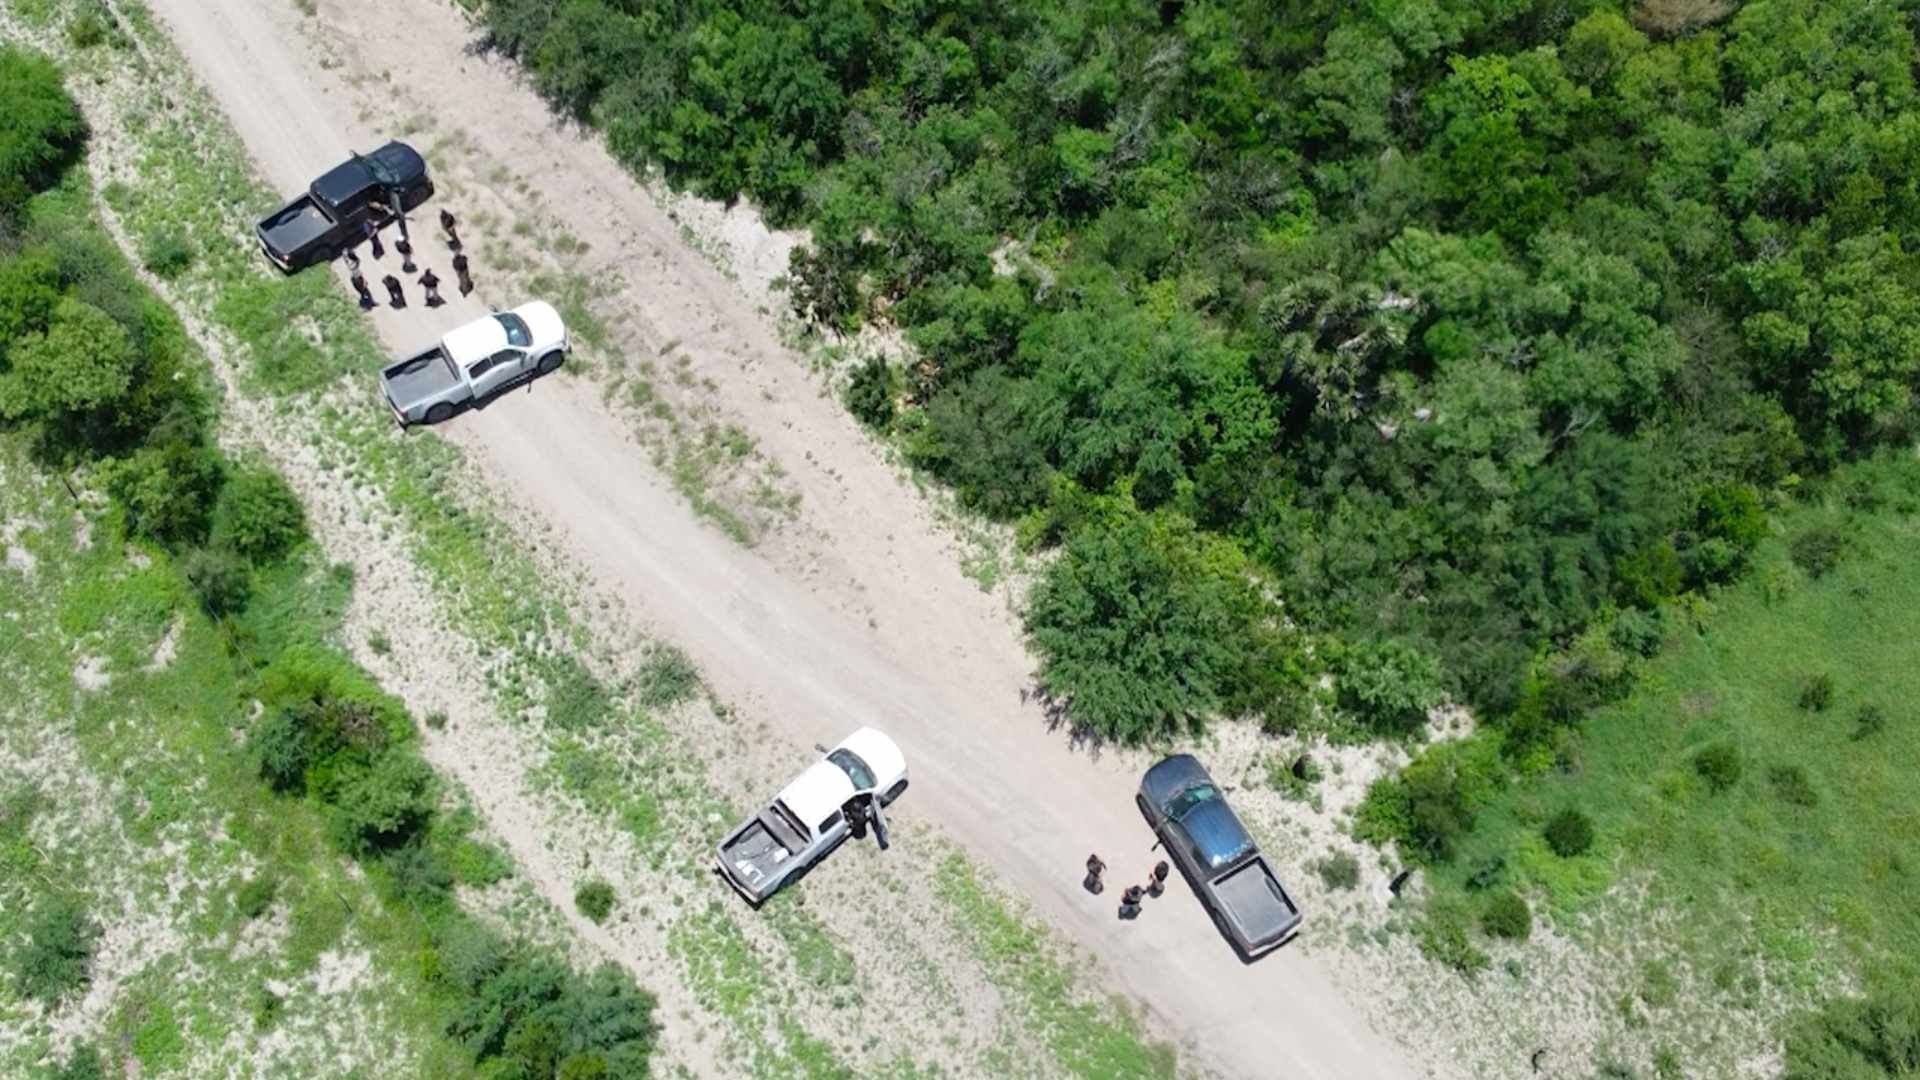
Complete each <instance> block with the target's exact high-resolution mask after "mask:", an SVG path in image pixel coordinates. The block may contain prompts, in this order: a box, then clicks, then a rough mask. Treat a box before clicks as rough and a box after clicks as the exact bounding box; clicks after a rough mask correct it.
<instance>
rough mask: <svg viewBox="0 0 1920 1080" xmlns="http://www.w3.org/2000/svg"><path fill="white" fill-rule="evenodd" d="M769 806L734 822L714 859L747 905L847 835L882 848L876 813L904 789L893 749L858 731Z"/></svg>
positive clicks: (868, 731)
mask: <svg viewBox="0 0 1920 1080" xmlns="http://www.w3.org/2000/svg"><path fill="white" fill-rule="evenodd" d="M816 749H818V750H820V752H821V753H822V754H823V755H825V756H824V757H822V759H821V760H819V761H816V762H814V763H813V764H812V765H810V766H808V767H807V769H806V771H805V772H802V773H801V774H800V775H799V776H796V777H794V779H793V782H792V783H790V784H788V785H787V786H786V787H784V788H781V789H780V794H778V795H776V796H774V797H773V801H772V802H769V803H768V804H767V805H766V806H764V807H761V808H760V810H759V811H758V812H756V813H755V814H754V815H753V816H752V817H750V818H748V819H747V820H745V821H743V822H741V823H740V825H739V826H738V827H737V828H735V829H734V830H733V831H732V832H730V833H728V834H727V838H726V839H725V840H722V841H720V848H719V850H718V851H717V852H716V853H715V855H714V868H715V869H716V870H718V871H719V872H720V876H722V877H724V878H726V879H727V884H729V885H731V886H733V890H734V891H735V892H737V893H739V894H740V895H741V897H742V898H743V899H745V900H746V901H747V903H749V904H751V905H753V906H754V907H756V908H757V907H759V906H760V905H761V904H763V903H765V902H766V900H767V898H768V897H769V896H772V895H773V894H774V893H776V892H778V891H779V890H780V888H781V886H783V885H785V884H787V883H788V882H790V881H793V880H794V879H795V878H798V877H799V876H800V875H802V874H804V873H806V871H807V870H808V869H809V868H810V867H812V866H813V865H814V864H815V863H817V862H819V861H820V860H821V859H824V858H826V857H827V855H828V853H830V852H832V851H833V849H834V848H837V847H839V846H840V844H841V843H842V842H843V841H845V840H846V838H847V837H848V836H864V835H866V830H867V826H868V825H869V824H871V825H872V827H873V831H874V838H875V839H876V840H878V841H879V842H880V846H881V847H885V846H886V845H887V820H886V816H885V815H884V813H883V812H882V810H883V808H884V807H886V806H889V805H891V804H892V803H893V801H894V800H895V799H897V798H899V797H900V795H901V793H902V792H904V791H906V790H907V761H906V758H904V757H902V756H901V754H900V747H898V746H897V745H895V744H894V741H893V740H892V739H890V738H888V737H887V736H885V735H883V734H881V733H880V732H878V731H875V730H874V729H873V728H861V729H860V730H859V731H856V732H854V733H853V734H851V735H849V736H847V737H846V739H844V740H843V741H842V742H841V743H840V745H839V746H836V747H834V748H833V749H832V750H828V749H827V748H826V747H817V748H816Z"/></svg>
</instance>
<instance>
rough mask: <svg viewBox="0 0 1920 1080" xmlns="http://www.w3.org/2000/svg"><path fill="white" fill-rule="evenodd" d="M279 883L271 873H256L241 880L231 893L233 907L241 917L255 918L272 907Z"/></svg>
mask: <svg viewBox="0 0 1920 1080" xmlns="http://www.w3.org/2000/svg"><path fill="white" fill-rule="evenodd" d="M279 891H280V883H279V882H278V881H276V880H275V879H274V878H273V877H272V876H271V875H268V874H256V875H254V876H253V877H250V878H248V879H247V880H246V881H245V882H243V883H242V884H241V886H240V888H239V889H237V890H235V892H234V894H233V909H234V910H235V911H237V912H239V913H240V917H241V918H243V919H257V918H259V917H260V916H262V915H265V914H266V913H267V912H268V910H269V909H271V908H272V907H273V899H274V896H275V894H277V893H278V892H279Z"/></svg>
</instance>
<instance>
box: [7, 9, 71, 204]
mask: <svg viewBox="0 0 1920 1080" xmlns="http://www.w3.org/2000/svg"><path fill="white" fill-rule="evenodd" d="M0 101H4V102H6V103H7V106H6V111H5V113H4V114H0V215H6V214H10V213H13V212H15V211H17V210H18V209H19V208H20V207H21V205H22V204H24V203H25V202H26V200H27V196H29V195H31V194H33V193H34V192H36V191H40V190H43V189H45V188H47V187H50V186H52V184H53V182H54V181H55V180H56V179H58V178H59V176H60V173H61V171H62V170H64V169H65V168H66V167H67V166H68V165H70V164H72V163H73V162H74V161H75V160H77V159H78V158H79V156H80V150H81V148H82V146H83V145H84V144H85V142H86V137H87V126H86V122H85V121H84V120H82V119H81V116H80V109H79V107H78V106H76V105H75V104H74V102H73V98H71V97H69V96H68V95H67V89H66V86H65V84H64V83H63V81H62V80H61V77H60V69H59V68H57V67H55V66H54V65H53V63H52V62H51V61H49V60H47V59H46V58H45V57H43V56H40V55H39V54H37V53H31V52H28V51H26V50H24V49H20V48H16V47H14V46H11V45H7V46H3V47H0Z"/></svg>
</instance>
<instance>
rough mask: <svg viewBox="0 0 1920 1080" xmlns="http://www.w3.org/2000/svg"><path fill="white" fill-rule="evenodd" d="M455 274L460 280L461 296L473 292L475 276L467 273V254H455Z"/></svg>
mask: <svg viewBox="0 0 1920 1080" xmlns="http://www.w3.org/2000/svg"><path fill="white" fill-rule="evenodd" d="M453 274H454V276H455V277H457V278H459V279H460V295H461V296H465V295H467V294H468V293H470V292H472V291H473V276H472V275H470V274H468V273H467V253H466V252H464V251H460V252H455V253H454V256H453Z"/></svg>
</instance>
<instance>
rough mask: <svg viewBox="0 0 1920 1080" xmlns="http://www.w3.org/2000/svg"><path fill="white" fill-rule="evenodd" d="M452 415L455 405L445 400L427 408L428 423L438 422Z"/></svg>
mask: <svg viewBox="0 0 1920 1080" xmlns="http://www.w3.org/2000/svg"><path fill="white" fill-rule="evenodd" d="M452 415H453V406H451V405H449V404H447V403H446V402H444V401H443V402H441V403H440V404H438V405H435V406H433V407H432V408H430V409H428V410H427V423H429V424H438V423H441V422H442V421H444V420H446V418H447V417H449V416H452Z"/></svg>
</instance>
